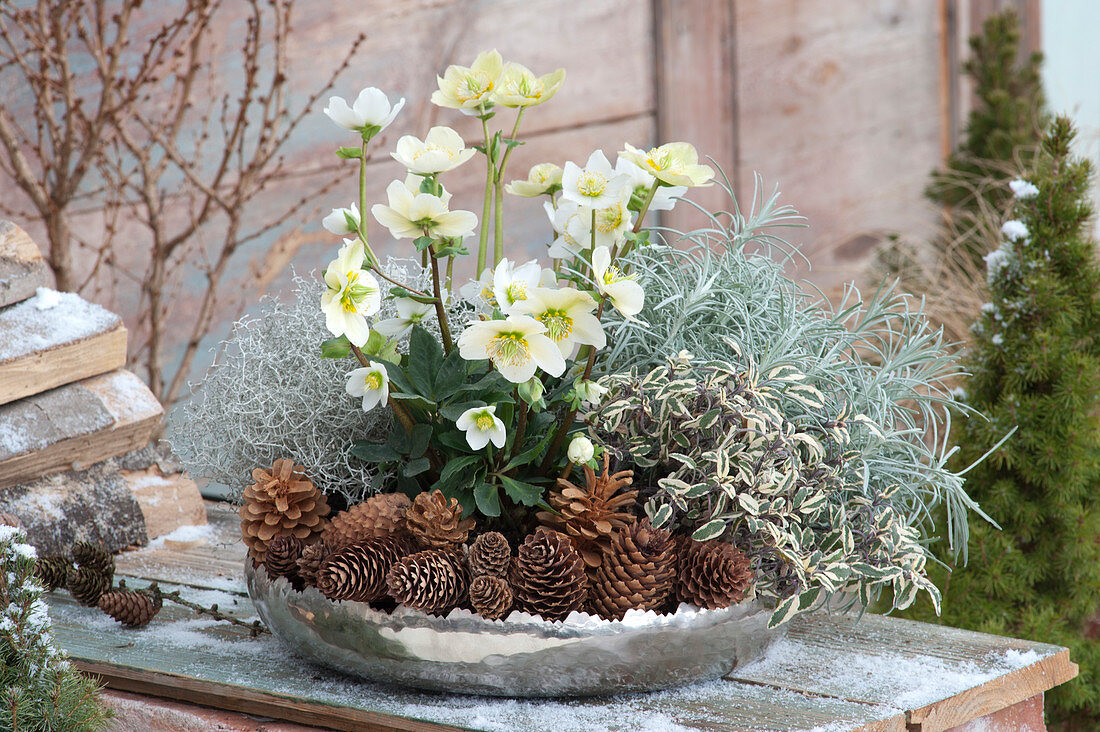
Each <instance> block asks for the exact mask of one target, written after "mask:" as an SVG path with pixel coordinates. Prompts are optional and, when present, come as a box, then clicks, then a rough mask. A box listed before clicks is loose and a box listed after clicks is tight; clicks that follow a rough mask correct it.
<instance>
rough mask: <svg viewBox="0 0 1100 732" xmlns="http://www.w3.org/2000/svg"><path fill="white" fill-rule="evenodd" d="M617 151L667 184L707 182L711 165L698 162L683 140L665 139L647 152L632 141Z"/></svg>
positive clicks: (693, 152) (686, 184)
mask: <svg viewBox="0 0 1100 732" xmlns="http://www.w3.org/2000/svg"><path fill="white" fill-rule="evenodd" d="M625 147H626V149H625V150H623V151H621V152H620V153H619V155H620V156H621V157H624V158H626V159H627V160H629V161H631V162H632V163H634V164H635V165H637V166H638V167H639V168H641V169H642V170H644V171H645V172H647V173H649V174H650V175H652V176H653V177H655V178H657V180H659V181H661V182H662V183H664V184H665V185H667V186H688V187H691V186H709V185H710V179H711V178H713V177H714V168H712V167H710V166H709V165H699V153H697V152H696V151H695V146H693V145H691V144H690V143H687V142H669V143H666V144H664V145H661V146H660V147H655V148H653V149H651V150H649V151H648V152H647V151H645V150H639V149H638V148H636V147H634V146H633V145H629V144H627V145H625Z"/></svg>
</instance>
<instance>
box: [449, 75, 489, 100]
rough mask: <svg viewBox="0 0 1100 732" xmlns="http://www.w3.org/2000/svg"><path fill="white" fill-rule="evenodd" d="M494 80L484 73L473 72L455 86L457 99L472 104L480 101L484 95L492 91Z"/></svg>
mask: <svg viewBox="0 0 1100 732" xmlns="http://www.w3.org/2000/svg"><path fill="white" fill-rule="evenodd" d="M492 88H493V80H492V79H490V78H489V75H488V74H486V73H485V72H484V71H471V72H470V73H468V74H466V75H465V76H463V77H462V79H461V80H460V81H459V82H458V84H457V85H456V86H455V99H457V100H458V101H460V102H470V101H473V100H475V99H480V98H481V96H482V95H483V94H485V93H486V92H488V91H491V90H492Z"/></svg>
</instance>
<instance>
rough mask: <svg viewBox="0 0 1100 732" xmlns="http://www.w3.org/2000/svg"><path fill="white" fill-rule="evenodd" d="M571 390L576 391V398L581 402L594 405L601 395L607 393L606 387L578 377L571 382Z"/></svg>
mask: <svg viewBox="0 0 1100 732" xmlns="http://www.w3.org/2000/svg"><path fill="white" fill-rule="evenodd" d="M573 391H575V392H576V394H577V398H578V399H580V400H581V403H582V404H585V405H587V406H592V407H594V406H596V405H597V404H599V403H600V401H601V400H602V399H603V395H604V394H606V393H607V387H606V386H600V385H599V384H597V383H596V382H595V381H586V380H584V379H580V378H578V379H577V380H576V381H574V382H573Z"/></svg>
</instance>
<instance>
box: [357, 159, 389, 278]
mask: <svg viewBox="0 0 1100 732" xmlns="http://www.w3.org/2000/svg"><path fill="white" fill-rule="evenodd" d="M361 149H362V152H361V153H360V155H359V231H357V232H356V233H357V234H358V235H359V240H360V241H361V242H363V249H364V250H366V253H367V261H368V262H369V263H370V265H371V268H372V269H375V270H377V269H378V255H376V254H375V253H374V250H373V249H371V247H370V244H369V243H368V242H367V225H366V221H367V141H366V140H363V147H362V148H361ZM387 279H388V278H387Z"/></svg>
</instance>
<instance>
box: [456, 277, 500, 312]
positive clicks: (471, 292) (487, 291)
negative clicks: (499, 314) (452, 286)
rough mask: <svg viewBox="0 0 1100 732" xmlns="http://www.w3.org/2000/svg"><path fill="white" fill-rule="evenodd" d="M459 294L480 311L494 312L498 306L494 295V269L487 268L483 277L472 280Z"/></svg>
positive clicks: (460, 289) (459, 290)
mask: <svg viewBox="0 0 1100 732" xmlns="http://www.w3.org/2000/svg"><path fill="white" fill-rule="evenodd" d="M458 294H460V295H462V298H463V299H464V300H465V301H466V302H469V303H472V304H473V305H474V307H475V308H477V309H478V310H484V309H488V310H492V309H493V308H495V307H496V306H497V300H496V296H495V295H493V268H492V267H486V268H485V269H483V270H482V271H481V276H480V277H478V278H477V279H476V280H470V281H469V282H467V283H466V284H465V285H463V286H462V287H460V288H459V289H458Z"/></svg>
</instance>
